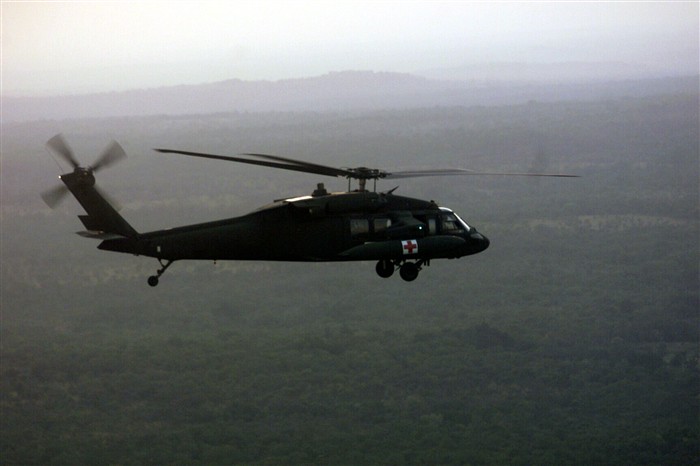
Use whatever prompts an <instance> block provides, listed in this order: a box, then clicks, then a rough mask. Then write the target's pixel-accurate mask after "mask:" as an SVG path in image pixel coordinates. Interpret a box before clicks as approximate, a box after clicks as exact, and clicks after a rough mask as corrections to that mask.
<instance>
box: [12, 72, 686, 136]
mask: <svg viewBox="0 0 700 466" xmlns="http://www.w3.org/2000/svg"><path fill="white" fill-rule="evenodd" d="M585 70H588V71H587V72H585ZM596 70H597V71H596ZM426 74H427V75H428V76H432V77H422V76H417V75H411V74H404V73H393V72H373V71H342V72H333V73H329V74H325V75H322V76H315V77H309V78H299V79H285V80H279V81H243V80H240V79H230V80H225V81H220V82H214V83H208V84H199V85H181V86H171V87H160V88H152V89H137V90H130V91H124V92H110V93H97V94H84V95H69V96H53V97H3V99H2V118H3V121H4V122H17V121H33V120H44V119H70V118H104V117H115V116H142V115H162V114H169V115H181V114H207V113H218V112H268V111H344V110H374V109H380V108H394V109H399V108H414V107H434V106H455V105H457V106H473V105H511V104H518V103H523V102H527V101H530V100H536V101H544V102H551V101H561V100H598V99H605V98H609V97H611V96H619V95H621V94H622V95H626V96H630V97H639V96H645V95H651V94H658V93H667V92H673V93H675V92H693V91H695V90H696V89H697V86H698V77H697V76H691V77H668V78H662V77H658V75H653V74H649V73H641V72H639V69H638V68H636V67H630V68H627V67H621V66H602V65H601V66H599V67H597V66H596V65H584V64H575V66H574V65H573V64H570V66H569V67H566V66H564V65H561V66H554V65H551V66H549V67H546V66H545V67H543V68H541V69H540V68H537V69H535V68H532V67H531V66H526V65H522V66H520V65H517V64H510V65H507V64H502V65H493V66H491V67H490V68H489V67H481V68H479V69H476V68H455V69H454V70H438V71H436V70H433V71H432V72H426ZM497 76H501V77H502V78H501V79H495V78H496V77H497ZM577 76H578V77H580V79H575V78H576V77H577ZM596 76H597V77H596ZM650 76H656V77H650ZM436 77H442V78H443V79H436ZM449 77H453V78H458V79H444V78H449ZM584 78H586V79H589V80H582V79H584Z"/></svg>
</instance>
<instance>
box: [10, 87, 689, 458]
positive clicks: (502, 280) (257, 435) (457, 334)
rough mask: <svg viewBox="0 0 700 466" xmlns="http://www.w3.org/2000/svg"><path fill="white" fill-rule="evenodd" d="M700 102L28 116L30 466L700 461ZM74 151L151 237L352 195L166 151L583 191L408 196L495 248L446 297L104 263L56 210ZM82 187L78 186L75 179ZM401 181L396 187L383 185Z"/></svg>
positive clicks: (364, 278) (16, 224)
mask: <svg viewBox="0 0 700 466" xmlns="http://www.w3.org/2000/svg"><path fill="white" fill-rule="evenodd" d="M699 108H700V107H699V102H698V95H697V94H696V93H691V94H659V95H656V96H647V97H617V98H609V99H606V100H599V101H588V102H584V101H570V102H538V101H531V102H528V103H526V104H519V105H506V106H493V107H483V106H474V107H457V106H454V107H425V108H411V109H394V110H376V111H342V112H340V111H339V112H318V113H314V112H263V113H244V112H240V113H220V114H208V115H184V116H177V117H175V116H166V115H160V116H148V117H124V118H103V119H83V120H63V121H54V120H44V121H35V122H26V123H14V124H6V125H4V126H3V137H2V186H1V188H2V198H1V200H2V217H1V220H2V224H1V225H2V243H1V247H2V251H1V252H2V270H1V272H2V276H1V278H2V283H1V289H0V299H1V301H0V305H1V307H2V364H1V366H0V369H1V377H0V386H1V390H0V391H1V396H2V399H1V403H2V405H1V406H2V413H1V414H2V415H1V416H0V425H1V428H2V430H1V432H0V434H1V445H0V446H1V450H0V462H2V464H6V465H14V464H21V465H28V464H36V465H52V464H56V465H65V464H104V465H143V464H158V465H161V464H182V465H198V464H201V465H213V464H333V465H335V464H338V465H345V464H347V465H357V464H373V465H374V464H401V465H409V464H444V465H452V464H454V465H457V464H464V465H466V464H474V465H478V464H523V465H524V464H698V458H700V427H699V426H700V423H698V419H699V415H700V407H699V403H700V354H699V345H698V343H699V341H698V336H699V335H698V328H699V324H700V322H699V314H698V310H699V309H700V299H699V288H700V276H699V270H698V267H699V265H698V264H699V260H698V259H699V258H700V244H699V242H698V238H699V237H700V214H699V203H698V200H699V190H698V180H699V179H700V172H699V163H700V162H699V156H698V154H699V143H700V142H699V141H700V137H699V135H698V131H699V129H698V128H699V127H700V126H699V125H700V121H699V118H698V111H699ZM58 132H63V133H64V135H65V136H66V138H67V139H68V141H70V143H71V144H72V145H73V147H74V149H75V151H76V153H77V154H78V157H79V158H80V160H81V161H82V162H84V163H90V162H91V161H93V160H94V159H95V158H96V157H97V156H98V154H99V152H100V150H101V149H102V148H103V147H104V145H105V144H106V143H107V142H108V141H109V139H111V138H114V139H116V140H118V141H119V142H120V143H121V144H122V145H123V146H124V148H125V149H126V151H127V153H128V154H129V155H130V158H129V159H127V160H126V161H125V162H123V163H122V164H120V165H118V166H115V167H114V168H110V169H109V170H105V171H104V172H101V173H99V176H98V182H99V183H100V185H101V186H102V187H103V188H104V189H105V190H106V191H107V192H109V194H110V195H111V196H113V197H114V198H116V199H118V200H119V201H120V203H121V205H122V206H123V209H122V211H121V213H122V214H123V215H124V216H125V217H126V218H127V219H128V220H129V221H130V222H131V223H132V225H134V227H135V228H137V229H138V230H139V231H148V230H151V229H159V228H163V227H170V226H177V225H181V224H186V223H194V222H199V221H206V220H211V219H217V218H222V217H231V216H237V215H241V214H244V213H246V212H247V211H250V210H253V209H255V208H256V207H258V206H260V205H263V204H266V203H267V202H269V201H270V200H272V199H273V198H280V197H285V196H291V195H298V194H308V193H310V192H311V190H312V189H313V187H315V184H316V183H317V182H325V183H326V185H327V186H328V188H329V189H332V190H342V189H345V187H346V185H345V182H344V180H337V181H334V180H333V179H330V178H329V179H317V177H315V176H311V175H307V174H294V173H291V174H290V173H277V172H275V171H273V170H268V169H265V168H260V167H247V166H235V165H232V164H225V163H223V162H218V161H209V160H205V161H203V160H190V159H187V158H185V157H182V158H178V157H177V156H173V155H170V156H166V155H162V154H155V153H154V152H153V151H152V150H151V149H152V148H153V147H170V148H175V149H183V150H197V151H208V152H214V153H222V154H230V155H234V154H236V153H241V152H269V153H275V154H279V155H285V156H289V157H295V158H302V159H306V160H310V161H315V162H319V163H323V164H327V165H333V166H360V165H365V166H370V167H377V168H385V169H418V168H426V167H446V168H456V167H461V168H470V169H475V170H483V171H530V170H538V171H544V170H546V171H561V172H571V173H576V174H579V175H582V177H581V178H577V179H539V180H535V179H504V178H498V177H483V178H475V177H466V178H449V179H447V178H440V179H429V178H425V179H415V180H400V181H401V183H399V184H400V186H399V189H398V191H397V193H399V194H403V195H408V196H412V197H418V198H424V199H435V200H436V201H437V202H438V203H440V204H441V205H446V206H449V207H451V208H453V209H454V210H455V211H457V212H459V213H460V214H461V215H462V216H463V217H464V218H465V219H466V220H467V221H468V222H469V223H471V224H473V225H474V226H476V227H477V228H478V229H479V231H481V232H483V233H484V234H485V235H486V236H488V237H489V238H490V240H491V247H490V248H489V249H488V250H487V251H485V252H483V253H482V254H479V255H476V256H472V257H466V258H462V259H460V260H453V261H446V260H445V261H433V263H432V264H431V266H430V267H429V268H427V269H426V270H424V271H423V272H422V273H421V275H420V277H419V278H418V280H416V281H415V282H412V283H405V282H402V281H401V280H398V279H389V280H384V279H381V278H379V277H377V276H376V274H375V273H374V264H372V263H362V262H360V263H346V264H342V263H341V264H289V263H263V262H241V263H238V262H219V263H216V264H211V263H197V262H192V263H185V262H183V263H176V264H175V265H174V266H173V267H172V268H171V269H169V270H168V272H167V274H166V275H164V276H163V278H162V280H161V285H160V286H159V287H158V288H154V289H152V288H150V287H148V286H147V285H146V277H147V276H148V275H150V274H151V273H153V272H154V271H155V270H156V269H157V263H156V261H155V260H152V259H147V258H141V257H133V256H127V255H119V254H114V253H107V252H102V251H98V250H97V249H96V248H95V246H96V245H97V243H96V242H93V241H91V240H87V239H85V238H80V237H78V236H77V235H74V234H73V232H74V231H77V230H80V229H81V228H82V225H81V224H80V222H79V220H78V219H77V218H76V215H77V214H79V213H81V210H80V208H79V206H78V205H77V203H76V202H75V201H74V200H73V199H67V200H66V202H65V203H64V204H63V205H62V206H61V207H60V208H59V209H57V210H54V211H50V210H49V209H48V208H46V207H45V206H44V205H43V204H42V203H41V200H40V199H39V192H41V191H42V190H45V189H47V188H50V187H51V186H52V184H53V183H55V181H56V180H55V177H56V175H57V174H58V173H60V172H59V169H58V167H56V164H55V163H54V162H53V161H52V159H51V157H50V156H49V155H47V153H46V151H45V149H44V148H43V144H44V142H45V141H46V140H48V139H49V138H50V137H51V136H53V135H54V134H56V133H58ZM63 169H64V170H66V167H63ZM395 186H396V185H395V184H390V183H387V182H381V183H380V186H379V189H381V190H388V189H392V188H394V187H395Z"/></svg>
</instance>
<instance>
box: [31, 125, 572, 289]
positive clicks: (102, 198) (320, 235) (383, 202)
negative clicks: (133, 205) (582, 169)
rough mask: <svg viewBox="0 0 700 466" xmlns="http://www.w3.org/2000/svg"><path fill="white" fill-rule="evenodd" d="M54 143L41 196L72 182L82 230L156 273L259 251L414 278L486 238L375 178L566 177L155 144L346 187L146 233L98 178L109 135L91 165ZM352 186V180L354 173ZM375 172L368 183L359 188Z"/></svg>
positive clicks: (113, 150) (54, 199)
mask: <svg viewBox="0 0 700 466" xmlns="http://www.w3.org/2000/svg"><path fill="white" fill-rule="evenodd" d="M47 146H48V148H49V149H51V150H52V151H53V152H54V153H56V154H57V155H59V156H60V157H62V158H63V159H64V160H66V161H67V162H68V163H69V164H71V165H72V166H73V171H72V172H70V173H66V174H64V175H61V176H60V177H59V178H60V180H61V181H62V182H63V183H64V185H65V186H62V185H61V186H57V187H56V188H54V189H52V190H50V191H46V192H44V193H43V194H42V198H43V199H44V201H45V202H46V203H47V204H48V205H49V206H50V207H54V206H55V205H56V204H57V203H58V202H59V201H60V200H61V199H62V198H63V197H64V195H65V194H66V193H67V192H68V191H70V192H71V193H72V194H73V196H75V198H76V199H77V200H78V202H79V203H80V205H81V206H82V207H83V208H84V209H85V211H86V212H87V215H80V216H79V218H80V220H81V221H82V223H83V225H84V226H85V228H86V231H82V232H79V233H78V234H80V235H81V236H85V237H88V238H95V239H100V240H102V242H101V243H100V244H99V245H98V248H99V249H103V250H107V251H116V252H123V253H129V254H134V255H137V256H139V255H142V256H148V257H154V258H156V259H158V262H159V264H160V268H159V269H158V271H157V272H156V274H155V275H152V276H150V277H149V278H148V284H149V285H151V286H156V285H158V280H159V278H160V276H161V275H163V273H164V272H165V271H166V269H167V268H168V267H170V265H171V264H172V263H173V262H175V261H178V260H185V259H191V260H192V259H203V260H212V261H218V260H264V261H302V262H321V261H377V265H376V272H377V274H378V275H379V276H380V277H384V278H388V277H390V276H392V275H393V273H394V272H395V271H396V270H398V271H399V275H400V276H401V278H403V279H404V280H406V281H413V280H415V279H416V277H418V273H419V272H420V270H421V269H422V268H423V267H424V266H428V265H430V261H431V260H432V259H456V258H459V257H462V256H468V255H471V254H477V253H479V252H481V251H483V250H485V249H486V248H488V246H489V240H488V239H487V238H486V237H485V236H484V235H482V234H481V233H479V232H478V231H477V230H476V229H475V228H474V227H472V226H469V225H468V224H467V223H466V222H465V221H464V220H462V219H461V218H460V217H459V215H457V214H456V213H455V212H453V211H452V210H450V209H448V208H447V207H440V206H438V205H437V204H436V203H435V202H434V201H424V200H420V199H413V198H410V197H403V196H397V195H395V194H394V191H395V190H396V188H394V189H392V190H390V191H388V192H384V193H382V192H379V193H378V192H376V181H377V179H380V178H381V179H398V178H409V177H422V176H446V175H519V176H555V177H571V176H574V175H562V174H535V173H477V172H473V171H470V170H463V169H446V170H418V171H398V172H387V171H383V170H377V169H372V168H366V167H358V168H333V167H327V166H324V165H319V164H315V163H309V162H303V161H299V160H293V159H289V158H284V157H278V156H275V155H268V154H241V155H240V156H238V157H228V156H222V155H213V154H204V153H199V152H189V151H181V150H171V149H155V150H156V151H158V152H161V153H174V154H183V155H188V156H194V157H203V158H209V159H215V160H226V161H233V162H240V163H247V164H252V165H260V166H264V167H271V168H280V169H284V170H292V171H299V172H305V173H311V174H315V175H324V176H334V177H344V178H347V179H348V191H347V192H339V193H329V192H328V191H326V189H325V187H324V185H323V184H322V183H321V184H318V185H317V187H316V189H315V190H314V191H313V192H312V193H311V194H310V195H306V196H299V197H295V198H289V199H280V200H276V201H274V202H273V203H272V204H270V205H267V206H264V207H261V208H259V209H257V210H255V211H253V212H251V213H249V214H247V215H243V216H241V217H235V218H229V219H224V220H217V221H213V222H207V223H200V224H195V225H187V226H182V227H178V228H172V229H167V230H159V231H153V232H148V233H139V232H137V231H136V230H135V229H134V228H133V227H132V226H131V225H129V223H128V222H127V221H126V220H125V219H124V218H123V217H122V216H121V215H120V214H119V213H118V212H117V209H115V208H114V206H113V204H114V203H113V202H110V201H109V200H108V197H107V196H106V195H105V194H104V193H103V192H102V191H101V190H99V189H98V188H97V186H96V185H95V176H94V174H95V172H97V171H98V170H100V169H102V168H104V167H107V166H109V165H112V164H114V163H115V162H117V161H119V160H121V159H122V158H124V157H125V156H126V154H125V152H124V150H123V149H122V148H121V146H120V145H119V144H117V143H116V142H114V141H113V142H112V143H111V144H110V145H109V146H108V147H107V149H105V151H104V152H103V153H102V155H101V156H100V157H99V158H98V160H97V162H96V163H95V164H94V165H92V166H88V167H83V166H81V165H80V164H79V163H78V161H77V159H76V158H75V156H74V155H73V151H72V150H71V149H70V147H69V146H68V144H67V143H66V142H65V140H64V139H63V137H62V136H61V135H60V134H59V135H56V136H54V137H53V138H51V139H50V140H49V141H48V142H47ZM353 179H354V180H357V181H358V188H357V189H356V190H353V191H351V190H350V182H351V180H353ZM368 180H373V181H374V190H373V191H369V190H367V188H366V185H367V181H368Z"/></svg>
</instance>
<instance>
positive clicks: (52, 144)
mask: <svg viewBox="0 0 700 466" xmlns="http://www.w3.org/2000/svg"><path fill="white" fill-rule="evenodd" d="M46 146H47V147H48V148H49V149H51V150H52V151H53V152H54V153H55V154H57V155H60V156H61V157H62V158H63V159H64V160H65V161H66V162H68V163H69V164H71V165H72V166H73V168H78V167H79V166H80V164H79V163H78V161H77V160H76V159H75V155H73V149H71V148H70V146H69V145H68V143H67V142H66V140H65V139H63V135H61V134H57V135H56V136H54V137H52V138H51V139H49V140H48V141H47V142H46Z"/></svg>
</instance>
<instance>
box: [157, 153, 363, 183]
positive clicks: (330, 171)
mask: <svg viewBox="0 0 700 466" xmlns="http://www.w3.org/2000/svg"><path fill="white" fill-rule="evenodd" d="M154 150H155V151H157V152H161V153H164V154H182V155H190V156H193V157H202V158H205V159H214V160H226V161H229V162H240V163H247V164H250V165H260V166H263V167H272V168H281V169H283V170H292V171H298V172H304V173H313V174H316V175H326V176H351V175H352V172H349V171H346V170H340V169H337V168H331V167H324V166H323V165H314V164H303V162H296V164H291V163H277V162H267V161H264V160H251V159H245V158H242V157H230V156H226V155H216V154H205V153H202V152H190V151H185V150H175V149H154ZM243 155H250V156H256V157H260V156H263V154H243ZM266 157H267V158H270V159H273V157H276V156H266ZM279 159H282V157H279ZM273 160H274V159H273ZM288 160H289V161H291V159H288Z"/></svg>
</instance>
